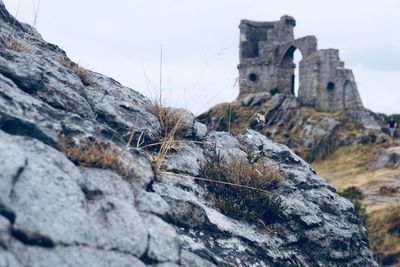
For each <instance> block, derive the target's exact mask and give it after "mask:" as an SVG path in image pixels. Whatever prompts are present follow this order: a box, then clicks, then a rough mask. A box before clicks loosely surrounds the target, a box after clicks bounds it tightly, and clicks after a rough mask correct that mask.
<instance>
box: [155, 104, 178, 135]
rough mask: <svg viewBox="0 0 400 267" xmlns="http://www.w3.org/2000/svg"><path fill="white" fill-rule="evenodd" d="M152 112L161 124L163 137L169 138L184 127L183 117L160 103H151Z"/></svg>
mask: <svg viewBox="0 0 400 267" xmlns="http://www.w3.org/2000/svg"><path fill="white" fill-rule="evenodd" d="M150 112H151V113H152V114H153V115H154V116H156V117H157V119H158V121H159V122H160V128H161V135H162V136H163V137H167V136H168V135H169V133H171V132H172V131H173V130H175V133H176V132H177V131H178V130H180V128H181V127H182V115H181V114H179V112H175V111H174V110H172V109H171V108H169V107H166V106H164V105H162V104H159V103H155V102H153V103H151V105H150Z"/></svg>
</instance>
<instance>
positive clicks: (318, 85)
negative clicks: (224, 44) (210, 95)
mask: <svg viewBox="0 0 400 267" xmlns="http://www.w3.org/2000/svg"><path fill="white" fill-rule="evenodd" d="M295 26H296V21H295V19H294V18H293V17H290V16H283V17H281V19H280V20H279V21H274V22H255V21H249V20H242V21H241V23H240V26H239V28H240V64H239V66H238V69H239V86H240V96H243V95H245V94H249V93H257V92H270V91H271V90H272V89H274V90H278V91H279V92H280V93H284V94H294V92H295V90H294V89H295V88H294V80H295V68H296V65H295V64H294V63H293V54H294V52H295V51H296V49H298V50H299V51H300V52H301V54H302V60H301V61H300V63H299V76H300V77H299V88H298V101H299V103H300V105H303V106H312V107H314V108H316V109H317V110H319V111H328V112H346V113H349V112H350V113H354V112H355V111H357V112H356V113H360V111H361V110H364V108H363V104H362V101H361V98H360V95H359V93H358V89H357V85H356V82H355V80H354V76H353V72H352V71H351V70H349V69H346V68H344V62H343V61H341V60H340V58H339V51H338V50H337V49H320V50H319V49H317V39H316V38H315V36H306V37H302V38H299V39H295V38H294V33H293V28H294V27H295ZM362 113H364V112H362ZM362 117H365V116H362Z"/></svg>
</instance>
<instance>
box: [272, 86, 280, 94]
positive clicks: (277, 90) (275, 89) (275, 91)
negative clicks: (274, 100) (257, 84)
mask: <svg viewBox="0 0 400 267" xmlns="http://www.w3.org/2000/svg"><path fill="white" fill-rule="evenodd" d="M280 92H281V90H279V88H277V87H274V88H272V89H271V91H270V93H271V95H276V94H279V93H280Z"/></svg>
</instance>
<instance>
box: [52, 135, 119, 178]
mask: <svg viewBox="0 0 400 267" xmlns="http://www.w3.org/2000/svg"><path fill="white" fill-rule="evenodd" d="M59 147H60V150H61V151H62V152H63V153H64V154H65V155H66V156H67V157H68V158H69V159H70V160H71V161H72V162H74V163H75V164H76V165H80V166H84V167H93V168H101V169H110V170H113V171H115V172H116V173H118V174H119V175H121V176H126V171H125V170H124V168H123V167H122V166H121V164H120V163H119V162H118V157H119V155H120V154H121V151H120V150H117V149H116V148H112V147H111V146H110V144H107V143H100V142H97V141H89V140H88V141H85V142H82V143H79V144H74V143H72V142H69V141H67V139H66V138H65V137H63V136H61V137H60V138H59Z"/></svg>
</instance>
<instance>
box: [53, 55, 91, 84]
mask: <svg viewBox="0 0 400 267" xmlns="http://www.w3.org/2000/svg"><path fill="white" fill-rule="evenodd" d="M57 61H58V62H59V63H60V64H61V65H63V66H64V67H66V68H67V69H69V70H71V71H72V72H73V73H75V74H76V76H78V77H79V79H80V80H81V81H82V83H83V84H84V85H86V86H88V85H91V84H92V83H93V77H92V75H91V74H90V72H89V71H88V70H86V69H84V68H82V67H81V66H79V65H78V64H76V63H74V62H72V61H71V60H69V59H67V58H57Z"/></svg>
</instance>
